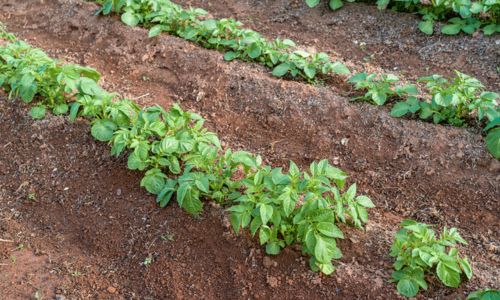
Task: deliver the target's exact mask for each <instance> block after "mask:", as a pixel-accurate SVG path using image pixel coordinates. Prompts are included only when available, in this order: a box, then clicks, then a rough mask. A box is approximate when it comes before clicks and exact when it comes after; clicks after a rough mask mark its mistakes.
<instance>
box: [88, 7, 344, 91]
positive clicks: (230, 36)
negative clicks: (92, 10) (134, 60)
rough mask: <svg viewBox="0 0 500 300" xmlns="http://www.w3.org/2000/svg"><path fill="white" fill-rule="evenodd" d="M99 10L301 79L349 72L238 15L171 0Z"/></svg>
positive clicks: (154, 33) (279, 74)
mask: <svg viewBox="0 0 500 300" xmlns="http://www.w3.org/2000/svg"><path fill="white" fill-rule="evenodd" d="M96 2H98V3H100V4H101V5H102V7H101V9H100V10H99V11H98V13H103V14H105V15H107V14H109V13H111V12H116V13H120V14H121V19H122V21H123V22H124V23H125V24H127V25H130V26H137V25H141V26H144V27H146V28H149V36H150V37H155V36H157V35H159V34H160V33H162V32H167V33H170V34H173V35H176V36H179V37H181V38H183V39H186V40H189V41H192V42H194V43H197V44H200V45H202V46H204V47H206V48H210V49H217V50H219V51H223V52H225V54H224V59H225V60H228V61H230V60H233V59H240V60H244V61H253V62H258V63H260V64H263V65H265V66H267V67H269V68H271V69H273V71H272V74H273V75H274V76H276V77H285V76H290V77H301V78H303V79H305V80H307V81H309V82H314V81H316V79H317V77H318V76H319V75H322V76H325V75H331V74H349V73H350V72H349V70H348V69H347V67H346V66H345V65H344V64H342V63H340V62H332V61H331V60H330V58H329V56H328V55H327V54H326V53H315V54H313V53H309V52H305V51H302V50H297V49H296V46H295V43H294V42H293V41H291V40H289V39H284V40H279V39H276V40H275V41H269V40H267V39H266V38H265V37H263V36H262V35H261V34H260V33H258V32H256V31H253V30H250V29H245V28H243V24H242V23H240V22H238V21H236V20H233V19H220V20H216V19H208V18H206V15H207V12H206V11H204V10H203V9H200V8H188V9H184V8H182V7H181V6H180V5H177V4H175V3H173V2H171V1H169V0H126V1H125V0H121V1H120V0H118V1H117V0H97V1H96Z"/></svg>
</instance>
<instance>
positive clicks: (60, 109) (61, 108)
mask: <svg viewBox="0 0 500 300" xmlns="http://www.w3.org/2000/svg"><path fill="white" fill-rule="evenodd" d="M68 109H69V107H68V105H67V104H66V103H62V104H59V105H56V106H54V108H53V109H52V112H53V113H54V115H56V116H58V115H64V114H66V113H67V112H68Z"/></svg>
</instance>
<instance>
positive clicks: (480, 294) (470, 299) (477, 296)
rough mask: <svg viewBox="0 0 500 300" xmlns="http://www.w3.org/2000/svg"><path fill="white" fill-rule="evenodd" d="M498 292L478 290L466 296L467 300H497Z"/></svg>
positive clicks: (499, 296) (499, 295)
mask: <svg viewBox="0 0 500 300" xmlns="http://www.w3.org/2000/svg"><path fill="white" fill-rule="evenodd" d="M498 299H500V291H499V290H493V289H486V290H479V291H475V292H473V293H471V294H470V295H469V296H467V300H498Z"/></svg>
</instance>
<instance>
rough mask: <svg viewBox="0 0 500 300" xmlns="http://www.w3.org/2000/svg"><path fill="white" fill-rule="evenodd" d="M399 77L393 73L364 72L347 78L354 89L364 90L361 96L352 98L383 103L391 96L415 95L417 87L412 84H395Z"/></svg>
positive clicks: (377, 103) (378, 103)
mask: <svg viewBox="0 0 500 300" xmlns="http://www.w3.org/2000/svg"><path fill="white" fill-rule="evenodd" d="M398 81H399V78H398V77H397V76H396V75H394V74H382V75H380V76H379V75H377V74H369V75H368V74H366V73H358V74H356V75H354V76H352V77H351V78H349V83H351V84H353V85H354V88H355V89H356V90H366V93H365V94H364V95H363V96H360V97H356V98H354V100H358V99H360V100H364V101H368V102H372V103H374V104H376V105H384V104H385V103H386V101H387V100H388V99H390V98H392V97H396V96H398V97H403V96H406V95H416V94H417V93H418V90H417V87H416V86H415V85H413V84H408V85H403V86H395V83H397V82H398Z"/></svg>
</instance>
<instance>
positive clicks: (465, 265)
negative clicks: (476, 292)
mask: <svg viewBox="0 0 500 300" xmlns="http://www.w3.org/2000/svg"><path fill="white" fill-rule="evenodd" d="M458 263H459V264H460V267H461V268H462V270H463V271H464V273H465V276H467V279H469V280H470V279H471V278H472V267H471V266H470V264H469V261H468V260H467V258H460V259H459V260H458Z"/></svg>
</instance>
